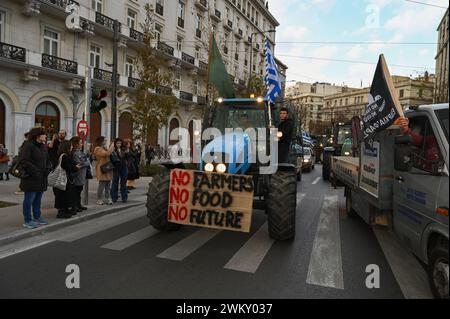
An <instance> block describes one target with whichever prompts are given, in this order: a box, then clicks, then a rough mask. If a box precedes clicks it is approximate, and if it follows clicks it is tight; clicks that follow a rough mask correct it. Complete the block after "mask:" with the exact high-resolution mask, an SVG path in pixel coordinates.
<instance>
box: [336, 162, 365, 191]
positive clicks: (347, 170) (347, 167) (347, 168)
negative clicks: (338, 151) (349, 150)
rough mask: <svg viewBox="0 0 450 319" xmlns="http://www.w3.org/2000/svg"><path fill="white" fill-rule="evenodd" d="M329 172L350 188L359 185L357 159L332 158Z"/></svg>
mask: <svg viewBox="0 0 450 319" xmlns="http://www.w3.org/2000/svg"><path fill="white" fill-rule="evenodd" d="M331 165H332V166H331V171H332V173H333V175H334V176H335V178H337V179H338V180H340V181H342V182H343V183H344V184H346V185H347V186H349V187H351V188H356V187H358V184H359V157H348V156H334V157H333V158H332V164H331Z"/></svg>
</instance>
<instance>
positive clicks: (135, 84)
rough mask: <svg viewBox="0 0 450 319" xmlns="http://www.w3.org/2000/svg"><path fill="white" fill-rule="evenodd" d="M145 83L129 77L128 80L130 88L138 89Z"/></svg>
mask: <svg viewBox="0 0 450 319" xmlns="http://www.w3.org/2000/svg"><path fill="white" fill-rule="evenodd" d="M142 83H143V82H142V81H141V80H139V79H136V78H132V77H129V78H128V87H130V88H133V89H136V88H137V87H138V86H139V85H141V84H142Z"/></svg>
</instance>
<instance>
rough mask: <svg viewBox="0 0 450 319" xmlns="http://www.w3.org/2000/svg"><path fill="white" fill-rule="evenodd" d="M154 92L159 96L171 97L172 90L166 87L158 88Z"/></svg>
mask: <svg viewBox="0 0 450 319" xmlns="http://www.w3.org/2000/svg"><path fill="white" fill-rule="evenodd" d="M155 92H156V94H160V95H172V88H170V87H168V86H158V87H157V88H156V90H155Z"/></svg>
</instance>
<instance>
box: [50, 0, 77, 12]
mask: <svg viewBox="0 0 450 319" xmlns="http://www.w3.org/2000/svg"><path fill="white" fill-rule="evenodd" d="M41 2H46V3H50V4H53V5H55V6H57V7H60V8H61V9H63V10H66V6H68V5H70V4H77V5H80V4H79V3H78V2H77V1H74V0H41Z"/></svg>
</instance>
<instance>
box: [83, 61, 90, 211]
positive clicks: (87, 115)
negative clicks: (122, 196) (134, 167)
mask: <svg viewBox="0 0 450 319" xmlns="http://www.w3.org/2000/svg"><path fill="white" fill-rule="evenodd" d="M91 72H92V70H91V67H90V66H88V67H86V69H85V81H84V120H85V121H86V122H87V123H88V127H89V130H91V105H90V104H91V94H92V90H91V86H92V85H91V82H92V80H91ZM90 135H91V134H90V133H89V132H88V134H87V136H86V140H85V142H84V153H85V154H86V155H88V154H89V147H88V145H89V144H90V142H91V138H90ZM88 200H89V180H88V179H86V184H84V188H83V204H84V206H87V205H88Z"/></svg>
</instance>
